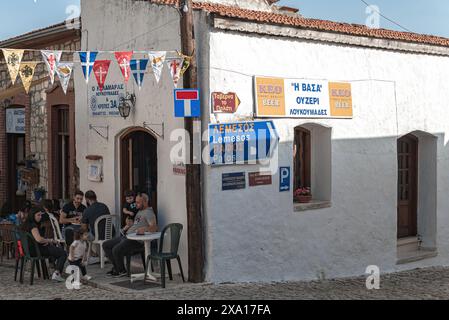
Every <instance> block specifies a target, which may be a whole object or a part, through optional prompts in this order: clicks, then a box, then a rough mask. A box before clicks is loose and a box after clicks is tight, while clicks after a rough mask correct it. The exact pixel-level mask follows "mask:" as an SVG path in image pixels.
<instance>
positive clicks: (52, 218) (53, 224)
mask: <svg viewBox="0 0 449 320" xmlns="http://www.w3.org/2000/svg"><path fill="white" fill-rule="evenodd" d="M48 217H49V218H50V223H51V227H52V228H53V236H54V238H55V240H56V241H58V242H59V243H60V244H62V245H64V247H66V242H65V239H64V238H63V236H62V232H61V228H60V226H59V222H58V219H56V217H55V216H54V215H53V213H48Z"/></svg>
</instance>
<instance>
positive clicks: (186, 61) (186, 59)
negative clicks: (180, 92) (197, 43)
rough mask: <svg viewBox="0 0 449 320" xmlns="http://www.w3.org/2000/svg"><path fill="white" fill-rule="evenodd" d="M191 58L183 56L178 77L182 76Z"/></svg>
mask: <svg viewBox="0 0 449 320" xmlns="http://www.w3.org/2000/svg"><path fill="white" fill-rule="evenodd" d="M191 60H192V58H191V57H187V56H186V57H184V61H183V63H182V67H181V73H180V74H179V77H182V76H183V75H184V73H185V72H186V71H187V69H189V67H190V61H191Z"/></svg>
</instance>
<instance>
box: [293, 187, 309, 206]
mask: <svg viewBox="0 0 449 320" xmlns="http://www.w3.org/2000/svg"><path fill="white" fill-rule="evenodd" d="M293 197H294V199H295V201H296V202H299V203H309V202H310V201H312V192H311V190H310V188H309V187H301V188H298V189H296V190H295V192H294V194H293Z"/></svg>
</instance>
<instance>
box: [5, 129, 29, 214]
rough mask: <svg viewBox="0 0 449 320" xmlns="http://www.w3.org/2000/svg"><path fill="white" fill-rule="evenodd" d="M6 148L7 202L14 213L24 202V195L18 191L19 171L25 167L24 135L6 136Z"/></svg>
mask: <svg viewBox="0 0 449 320" xmlns="http://www.w3.org/2000/svg"><path fill="white" fill-rule="evenodd" d="M7 146H8V151H7V155H8V173H7V175H8V177H7V179H8V201H9V202H10V205H11V209H12V210H13V212H16V211H17V210H19V209H20V208H21V207H22V206H23V205H24V204H25V201H26V195H25V194H21V193H20V190H19V170H20V168H22V167H24V166H25V135H24V134H7Z"/></svg>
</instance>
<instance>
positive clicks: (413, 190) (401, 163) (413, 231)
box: [398, 134, 418, 239]
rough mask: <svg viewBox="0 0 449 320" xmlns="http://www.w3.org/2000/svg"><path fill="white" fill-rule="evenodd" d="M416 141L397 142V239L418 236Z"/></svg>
mask: <svg viewBox="0 0 449 320" xmlns="http://www.w3.org/2000/svg"><path fill="white" fill-rule="evenodd" d="M417 197H418V139H417V138H416V137H415V136H413V135H411V134H409V135H406V136H404V137H402V138H401V139H399V140H398V238H399V239H400V238H406V237H414V236H416V235H417V234H418V214H417Z"/></svg>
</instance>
